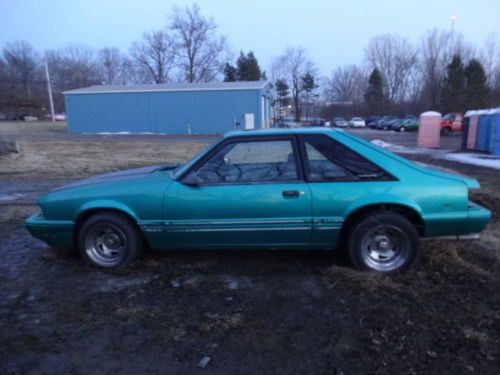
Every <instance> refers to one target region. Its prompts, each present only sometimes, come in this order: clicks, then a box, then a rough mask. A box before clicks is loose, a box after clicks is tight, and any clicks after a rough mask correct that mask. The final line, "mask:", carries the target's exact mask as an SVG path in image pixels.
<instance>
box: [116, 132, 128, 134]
mask: <svg viewBox="0 0 500 375" xmlns="http://www.w3.org/2000/svg"><path fill="white" fill-rule="evenodd" d="M116 134H131V133H130V132H117V133H116Z"/></svg>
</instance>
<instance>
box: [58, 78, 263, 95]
mask: <svg viewBox="0 0 500 375" xmlns="http://www.w3.org/2000/svg"><path fill="white" fill-rule="evenodd" d="M267 85H268V82H267V81H241V82H207V83H172V84H171V83H167V84H157V85H95V86H89V87H83V88H81V89H76V90H70V91H65V92H64V94H65V95H73V94H107V93H126V92H166V91H171V92H176V91H221V90H222V91H224V90H260V89H263V88H264V87H266V86H267Z"/></svg>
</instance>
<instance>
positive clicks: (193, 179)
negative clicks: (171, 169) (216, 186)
mask: <svg viewBox="0 0 500 375" xmlns="http://www.w3.org/2000/svg"><path fill="white" fill-rule="evenodd" d="M181 182H182V183H183V184H184V185H187V186H192V187H195V186H200V185H201V184H202V183H203V179H202V178H201V177H200V176H199V175H198V173H196V172H191V173H190V174H188V175H187V176H186V177H184V178H183V179H182V181H181Z"/></svg>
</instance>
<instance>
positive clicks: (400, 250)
mask: <svg viewBox="0 0 500 375" xmlns="http://www.w3.org/2000/svg"><path fill="white" fill-rule="evenodd" d="M361 246H362V256H363V259H364V261H365V263H366V264H367V265H368V266H370V267H371V268H373V269H375V270H379V271H390V270H392V269H396V268H397V267H399V266H400V265H401V264H402V263H403V262H404V261H405V259H406V257H407V256H408V253H409V244H408V241H407V237H406V235H405V233H404V232H403V231H402V230H401V229H399V228H397V227H394V226H388V225H380V226H377V227H375V228H373V229H371V230H369V231H368V232H367V233H366V234H365V235H364V236H363V240H362V242H361Z"/></svg>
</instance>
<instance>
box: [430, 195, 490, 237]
mask: <svg viewBox="0 0 500 375" xmlns="http://www.w3.org/2000/svg"><path fill="white" fill-rule="evenodd" d="M490 219H491V212H490V210H488V209H487V208H484V207H482V206H480V205H478V204H477V203H474V202H472V201H469V204H468V206H467V211H462V212H453V213H446V214H436V215H429V216H426V217H424V222H425V237H426V238H425V239H438V237H441V238H440V239H451V240H469V239H478V238H479V233H480V232H482V231H483V230H484V228H486V225H487V224H488V222H489V221H490Z"/></svg>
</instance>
